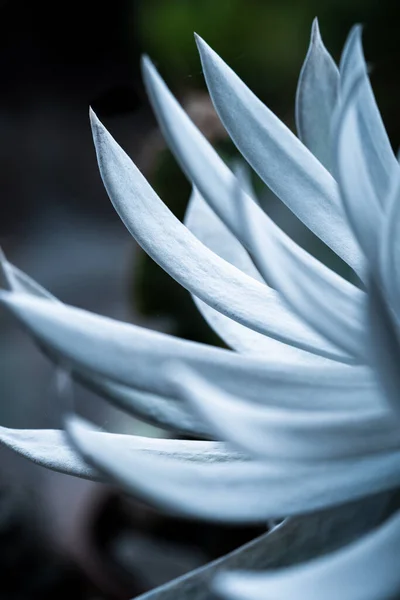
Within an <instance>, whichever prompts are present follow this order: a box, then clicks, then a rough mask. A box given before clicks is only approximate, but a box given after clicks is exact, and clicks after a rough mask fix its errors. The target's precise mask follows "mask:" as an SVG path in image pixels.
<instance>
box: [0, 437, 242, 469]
mask: <svg viewBox="0 0 400 600" xmlns="http://www.w3.org/2000/svg"><path fill="white" fill-rule="evenodd" d="M86 436H87V438H88V439H90V440H92V441H93V444H94V445H100V446H101V445H104V447H105V448H108V449H109V451H110V452H111V453H113V452H115V453H119V452H123V453H124V454H125V453H127V454H126V455H127V456H129V455H130V454H136V455H137V456H141V455H142V454H143V455H152V456H168V457H170V458H173V459H174V460H178V461H182V462H188V463H196V462H199V463H204V464H212V463H217V462H225V461H245V460H247V459H246V458H245V457H244V456H243V455H240V454H239V453H237V452H234V451H233V450H231V449H229V448H227V446H226V445H225V444H223V443H222V442H202V441H192V440H170V439H160V438H147V437H142V436H137V435H127V434H118V433H106V432H103V431H94V430H90V429H87V431H86ZM0 444H3V445H4V446H7V447H8V448H10V449H11V450H13V451H14V452H16V453H17V454H20V455H22V456H24V457H25V458H28V459H29V460H31V461H32V462H34V463H36V464H39V465H41V466H42V467H46V468H47V469H51V470H53V471H59V472H61V473H65V474H67V475H73V476H74V477H82V478H84V479H93V480H104V477H103V476H102V475H101V472H99V471H98V470H96V469H93V468H92V467H91V466H90V465H88V464H87V463H86V462H85V461H84V460H83V459H82V457H81V455H80V454H79V453H77V452H76V451H75V450H74V449H73V447H72V446H71V445H70V444H69V443H68V440H67V438H66V436H65V433H64V431H59V430H56V429H10V428H7V427H0Z"/></svg>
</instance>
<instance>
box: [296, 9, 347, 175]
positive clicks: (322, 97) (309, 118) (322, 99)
mask: <svg viewBox="0 0 400 600" xmlns="http://www.w3.org/2000/svg"><path fill="white" fill-rule="evenodd" d="M339 85H340V76H339V70H338V68H337V66H336V64H335V62H334V60H333V58H332V57H331V55H330V54H329V52H328V51H327V49H326V48H325V46H324V43H323V41H322V39H321V35H320V32H319V27H318V21H317V19H315V20H314V22H313V25H312V30H311V40H310V46H309V49H308V52H307V56H306V58H305V61H304V64H303V68H302V69H301V73H300V77H299V83H298V86H297V94H296V125H297V132H298V135H299V138H300V140H301V141H302V142H303V144H305V146H307V148H308V149H309V150H310V151H311V152H312V153H313V154H314V156H315V157H316V158H318V160H319V161H320V162H321V163H322V164H323V165H324V167H325V168H326V169H328V171H331V170H332V147H331V143H330V141H331V134H332V132H331V129H332V115H333V113H334V110H335V108H336V104H337V102H338V99H339Z"/></svg>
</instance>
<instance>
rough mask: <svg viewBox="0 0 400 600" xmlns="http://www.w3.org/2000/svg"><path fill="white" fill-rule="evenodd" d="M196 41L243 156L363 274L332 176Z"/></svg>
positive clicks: (218, 105)
mask: <svg viewBox="0 0 400 600" xmlns="http://www.w3.org/2000/svg"><path fill="white" fill-rule="evenodd" d="M197 44H198V47H199V51H200V56H201V60H202V65H203V69H204V74H205V78H206V82H207V86H208V89H209V91H210V94H211V97H212V100H213V102H214V105H215V108H216V110H217V112H218V114H219V116H220V118H221V120H222V122H223V124H224V125H225V127H226V129H227V131H228V133H229V134H230V136H231V138H232V140H233V141H234V142H235V144H236V145H237V147H238V148H239V150H240V151H241V153H242V154H243V156H244V157H245V158H246V160H247V161H248V162H249V164H250V165H251V166H252V167H253V169H254V170H255V171H256V172H257V173H258V174H259V175H260V177H261V178H262V179H263V180H264V181H265V183H266V184H267V185H268V187H270V188H271V189H272V191H273V192H274V193H275V194H276V195H277V196H278V197H279V198H280V199H281V200H282V201H283V202H284V203H285V204H286V205H287V206H288V207H289V208H290V209H291V210H292V211H293V212H294V213H295V214H296V215H297V216H298V217H299V219H300V220H302V221H303V222H304V224H305V225H307V227H309V229H311V231H313V232H314V233H315V234H316V235H317V236H318V237H320V238H321V239H322V240H323V241H324V242H325V243H326V244H327V245H328V246H330V247H331V248H332V250H334V251H335V252H336V253H337V254H338V255H339V256H340V257H341V258H343V260H345V261H346V262H347V263H348V264H349V265H350V266H351V267H352V268H353V269H354V270H355V271H356V272H357V273H359V274H360V275H362V273H363V270H364V257H363V255H362V252H361V251H360V248H359V246H358V244H357V241H356V240H355V238H354V235H353V232H352V231H351V229H350V228H349V226H348V223H347V220H346V217H345V215H344V212H343V209H342V206H341V203H340V197H339V193H338V189H337V185H336V182H335V180H334V179H333V177H332V176H331V175H330V173H329V172H328V171H327V170H326V169H325V168H324V167H323V166H322V165H321V163H320V162H319V161H318V160H317V159H316V158H315V157H314V156H313V155H312V154H311V152H310V151H309V150H308V149H307V148H306V147H305V146H304V145H303V144H302V143H301V142H300V141H299V140H298V139H297V138H296V136H295V135H294V134H293V133H292V132H291V131H290V130H289V129H288V128H287V127H286V126H285V125H284V124H283V123H282V122H281V121H280V120H279V119H278V118H277V117H276V116H275V115H274V114H273V113H272V112H271V111H270V110H269V109H268V108H267V107H266V106H265V105H264V104H262V102H260V100H259V99H258V98H257V97H256V96H255V95H254V94H253V93H252V92H251V91H250V90H249V89H248V88H247V86H246V85H245V84H244V83H243V82H242V81H241V80H240V79H239V77H237V75H235V73H234V72H233V71H232V70H231V69H230V68H229V67H228V66H227V65H226V64H225V63H224V62H223V61H222V60H221V58H220V57H219V56H218V55H217V54H216V53H215V52H214V51H213V50H212V49H211V48H210V47H209V46H208V45H207V44H206V43H205V42H204V41H203V40H201V39H200V38H197Z"/></svg>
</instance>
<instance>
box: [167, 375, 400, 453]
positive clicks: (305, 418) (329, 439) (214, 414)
mask: <svg viewBox="0 0 400 600" xmlns="http://www.w3.org/2000/svg"><path fill="white" fill-rule="evenodd" d="M170 371H171V378H172V380H173V382H174V384H175V386H176V390H177V394H178V396H180V397H181V398H182V400H184V401H186V402H188V403H189V404H190V405H191V406H193V408H194V410H196V411H197V413H198V414H199V417H200V418H201V419H202V420H204V421H205V422H206V423H209V426H210V428H211V430H212V431H214V433H215V436H216V438H217V439H223V440H226V441H228V442H231V443H232V444H233V445H235V446H237V447H238V448H240V449H241V450H243V451H244V452H246V453H249V454H251V455H254V456H255V457H257V458H260V459H263V460H270V459H272V460H276V461H278V460H281V459H282V460H291V461H293V462H303V461H307V462H308V463H313V462H315V461H316V462H319V461H323V462H326V461H330V460H340V459H347V458H355V457H362V456H367V455H369V454H376V453H380V452H389V451H391V450H400V426H399V423H398V422H396V420H395V419H393V414H392V411H391V410H389V409H388V408H387V407H385V406H377V407H376V408H375V409H369V410H346V411H342V412H338V411H336V412H321V411H304V410H295V409H283V408H279V407H275V406H274V407H271V406H265V405H260V404H255V403H251V402H246V401H245V400H242V399H241V398H238V397H237V396H234V395H233V394H227V393H226V392H223V391H221V390H220V389H219V388H218V386H216V385H212V384H210V383H209V382H207V381H206V380H205V379H203V378H202V377H199V376H198V375H197V374H196V373H195V372H193V371H192V370H190V369H187V368H184V367H183V366H182V365H179V364H175V365H173V366H172V365H171V367H170ZM398 389H399V388H398Z"/></svg>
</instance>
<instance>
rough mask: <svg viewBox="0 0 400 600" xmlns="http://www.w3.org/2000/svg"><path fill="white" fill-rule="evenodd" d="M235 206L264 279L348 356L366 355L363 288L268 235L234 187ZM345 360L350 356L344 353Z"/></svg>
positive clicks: (355, 358)
mask: <svg viewBox="0 0 400 600" xmlns="http://www.w3.org/2000/svg"><path fill="white" fill-rule="evenodd" d="M236 195H237V196H239V197H238V198H237V199H236V200H237V210H238V214H239V215H240V217H241V220H242V222H243V224H244V228H246V234H247V236H248V237H249V238H250V237H251V238H252V240H253V247H254V256H256V257H257V260H256V264H257V267H258V269H259V271H260V273H262V274H263V276H264V277H265V279H266V280H268V281H271V282H272V284H273V285H274V287H275V288H276V289H277V290H278V291H279V292H280V293H281V294H282V297H283V298H284V299H285V300H286V302H287V303H288V304H289V306H291V308H292V309H293V310H294V311H295V312H296V313H297V314H298V315H299V316H300V317H301V318H302V319H303V320H304V321H305V322H308V324H309V325H311V326H312V327H313V328H314V329H315V330H316V331H317V332H318V333H320V334H321V335H323V336H325V338H326V339H328V340H329V341H330V342H331V343H333V344H335V345H336V346H337V347H338V348H340V349H341V350H342V352H343V353H344V354H345V355H347V356H348V357H353V360H355V361H358V362H363V361H365V341H366V340H365V338H366V334H365V302H366V299H365V293H364V292H362V291H361V290H359V289H357V288H356V287H355V286H354V285H352V284H351V283H349V282H348V281H346V280H345V279H343V278H342V277H340V276H339V275H337V274H336V273H334V272H333V271H329V270H321V269H320V265H321V263H320V262H319V261H318V260H317V259H315V258H312V259H311V257H309V260H308V261H307V264H306V263H305V261H304V260H303V253H302V251H300V250H299V252H298V253H297V254H296V255H295V256H294V255H293V254H290V252H289V249H288V243H286V244H284V243H279V242H278V241H277V240H272V239H271V238H270V237H269V236H268V235H267V234H266V233H265V231H264V228H263V227H262V226H261V225H260V222H259V221H258V220H257V219H255V218H254V214H252V213H251V212H250V211H249V210H248V206H247V204H246V203H245V202H243V194H242V193H241V188H240V187H237V188H236ZM348 360H349V362H350V361H351V358H349V359H348Z"/></svg>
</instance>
